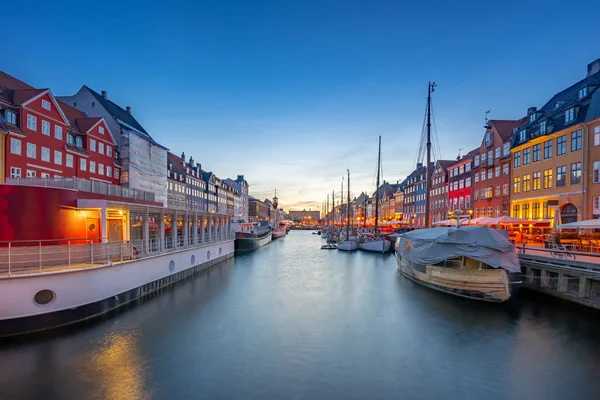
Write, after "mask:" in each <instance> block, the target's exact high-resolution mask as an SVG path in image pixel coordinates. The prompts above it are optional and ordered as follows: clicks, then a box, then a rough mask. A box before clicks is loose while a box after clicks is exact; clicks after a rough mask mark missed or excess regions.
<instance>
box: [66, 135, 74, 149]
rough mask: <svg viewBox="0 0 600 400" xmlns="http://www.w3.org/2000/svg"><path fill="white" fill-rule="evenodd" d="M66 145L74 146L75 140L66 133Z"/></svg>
mask: <svg viewBox="0 0 600 400" xmlns="http://www.w3.org/2000/svg"><path fill="white" fill-rule="evenodd" d="M67 144H70V145H71V146H75V138H74V137H73V135H71V134H70V133H67Z"/></svg>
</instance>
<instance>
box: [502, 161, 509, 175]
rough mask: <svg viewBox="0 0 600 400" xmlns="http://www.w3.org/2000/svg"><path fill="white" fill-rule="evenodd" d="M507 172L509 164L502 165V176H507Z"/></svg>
mask: <svg viewBox="0 0 600 400" xmlns="http://www.w3.org/2000/svg"><path fill="white" fill-rule="evenodd" d="M508 172H509V164H508V163H504V164H502V175H508Z"/></svg>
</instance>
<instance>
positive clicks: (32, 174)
mask: <svg viewBox="0 0 600 400" xmlns="http://www.w3.org/2000/svg"><path fill="white" fill-rule="evenodd" d="M25 173H26V174H27V175H26V176H27V177H28V178H35V177H36V175H37V174H36V173H35V171H32V170H30V169H28V170H27V171H25Z"/></svg>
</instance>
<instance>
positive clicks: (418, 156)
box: [413, 103, 427, 169]
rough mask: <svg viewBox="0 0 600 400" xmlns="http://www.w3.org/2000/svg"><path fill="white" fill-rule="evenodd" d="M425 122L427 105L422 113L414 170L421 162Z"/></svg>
mask: <svg viewBox="0 0 600 400" xmlns="http://www.w3.org/2000/svg"><path fill="white" fill-rule="evenodd" d="M426 121H427V103H425V113H424V116H423V126H422V127H421V137H420V140H419V150H418V151H417V154H416V158H415V163H414V165H413V166H414V168H415V169H416V168H417V164H418V163H419V162H422V161H423V141H424V139H425V136H426V133H425V132H426V125H427V124H426Z"/></svg>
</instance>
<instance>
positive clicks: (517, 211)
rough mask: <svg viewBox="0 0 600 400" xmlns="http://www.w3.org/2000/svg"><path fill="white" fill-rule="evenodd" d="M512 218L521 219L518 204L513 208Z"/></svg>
mask: <svg viewBox="0 0 600 400" xmlns="http://www.w3.org/2000/svg"><path fill="white" fill-rule="evenodd" d="M513 217H515V218H520V217H521V208H520V207H519V205H518V204H515V205H514V206H513Z"/></svg>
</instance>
